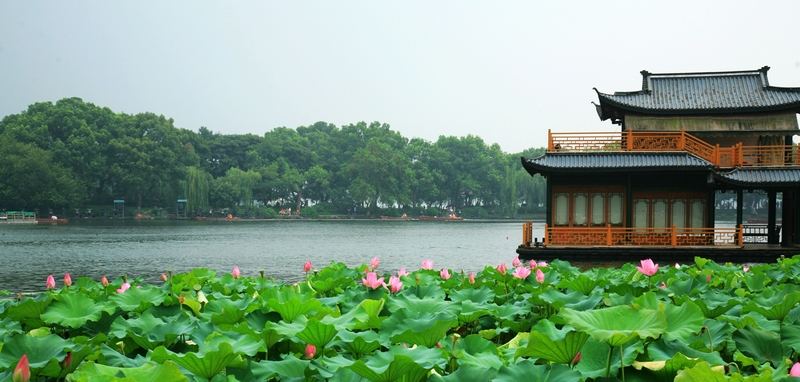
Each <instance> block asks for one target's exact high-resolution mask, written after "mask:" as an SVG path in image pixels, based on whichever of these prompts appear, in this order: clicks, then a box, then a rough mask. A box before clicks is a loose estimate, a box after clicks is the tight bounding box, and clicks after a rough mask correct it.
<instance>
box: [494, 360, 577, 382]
mask: <svg viewBox="0 0 800 382" xmlns="http://www.w3.org/2000/svg"><path fill="white" fill-rule="evenodd" d="M581 380H582V378H581V375H580V374H579V373H578V372H577V371H575V370H571V369H570V368H568V367H566V366H564V365H536V364H534V363H533V361H531V360H524V361H520V362H517V363H515V364H511V365H508V366H503V367H502V368H500V371H499V372H498V373H497V377H496V378H495V379H494V381H495V382H516V381H531V382H546V381H553V382H555V381H558V382H570V381H576V382H577V381H581Z"/></svg>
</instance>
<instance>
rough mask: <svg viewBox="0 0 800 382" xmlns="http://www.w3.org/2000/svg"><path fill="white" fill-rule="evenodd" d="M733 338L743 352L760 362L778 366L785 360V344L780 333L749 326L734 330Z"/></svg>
mask: <svg viewBox="0 0 800 382" xmlns="http://www.w3.org/2000/svg"><path fill="white" fill-rule="evenodd" d="M733 340H734V341H735V342H736V346H737V347H738V349H739V350H740V351H741V352H742V353H744V354H746V355H748V356H750V357H753V358H755V359H756V360H758V361H759V362H762V363H763V362H770V363H771V364H772V365H773V366H777V365H780V363H781V362H782V361H783V358H784V352H783V346H782V344H781V338H780V336H779V335H778V333H775V332H771V331H766V330H762V329H758V328H753V327H749V328H743V329H739V330H737V331H736V332H734V333H733Z"/></svg>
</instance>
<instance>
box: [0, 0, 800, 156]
mask: <svg viewBox="0 0 800 382" xmlns="http://www.w3.org/2000/svg"><path fill="white" fill-rule="evenodd" d="M650 4H655V3H654V2H650V1H638V0H637V1H587V2H573V1H549V2H548V4H544V2H539V1H519V2H516V1H513V2H512V1H503V2H501V1H482V2H475V1H463V0H460V1H429V0H425V1H394V2H382V1H375V0H369V1H318V2H317V1H315V2H307V1H280V2H278V1H275V2H265V1H197V0H192V1H126V2H122V1H47V2H40V1H14V2H12V1H2V2H0V116H4V115H7V114H11V113H18V112H20V111H22V110H24V109H25V108H26V107H27V106H28V105H29V104H31V103H33V102H38V101H55V100H58V99H60V98H63V97H81V98H83V99H84V100H86V101H89V102H92V103H95V104H97V105H101V106H108V107H110V108H111V109H112V110H114V111H122V112H126V113H139V112H147V111H151V112H155V113H158V114H163V115H165V116H167V117H171V118H173V119H174V120H175V124H176V126H178V127H182V128H187V129H191V130H195V131H196V130H197V129H198V128H200V126H206V127H208V128H209V129H211V130H213V131H216V132H221V133H254V134H259V135H261V134H264V133H265V132H267V131H269V130H270V129H272V128H274V127H278V126H287V127H297V126H301V125H309V124H312V123H314V122H316V121H328V122H332V123H335V124H337V125H342V124H347V123H351V122H357V121H376V120H377V121H381V122H385V123H388V124H390V125H391V126H392V128H393V129H395V130H398V131H400V132H401V133H402V134H403V135H405V136H407V137H422V138H425V139H428V140H435V139H436V138H437V137H438V136H439V135H459V136H461V135H467V134H475V135H479V136H481V137H483V138H484V140H486V141H487V142H488V143H498V144H500V146H501V147H502V148H503V150H505V151H508V152H516V151H521V150H523V149H525V148H528V147H538V146H542V145H544V143H545V136H546V131H547V129H553V130H554V131H604V130H605V131H607V130H615V129H618V127H617V126H615V125H611V124H610V122H608V121H605V122H601V121H600V120H599V119H598V117H597V114H596V112H595V110H594V107H593V106H592V105H591V104H590V102H591V101H593V100H596V96H595V94H594V91H593V90H592V87H597V88H598V89H600V90H602V91H606V92H612V91H617V90H636V89H639V88H640V87H641V76H640V74H639V71H640V70H642V69H647V70H649V71H651V72H677V71H711V70H742V69H756V68H759V67H761V66H764V65H769V66H771V67H772V70H770V72H769V75H770V83H771V84H772V85H776V86H800V28H799V27H798V23H797V15H798V14H800V2H798V1H788V0H787V1H780V2H769V1H761V2H744V1H724V2H707V1H697V0H693V1H669V2H663V3H661V4H660V5H656V6H652V5H650Z"/></svg>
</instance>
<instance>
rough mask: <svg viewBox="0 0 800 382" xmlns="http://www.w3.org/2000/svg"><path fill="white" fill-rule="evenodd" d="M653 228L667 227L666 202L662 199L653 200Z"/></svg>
mask: <svg viewBox="0 0 800 382" xmlns="http://www.w3.org/2000/svg"><path fill="white" fill-rule="evenodd" d="M653 227H654V228H666V227H667V201H666V200H664V199H655V200H653Z"/></svg>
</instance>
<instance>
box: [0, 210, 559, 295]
mask: <svg viewBox="0 0 800 382" xmlns="http://www.w3.org/2000/svg"><path fill="white" fill-rule="evenodd" d="M543 224H544V223H543V222H537V223H534V227H535V228H536V227H537V226H538V230H535V231H534V236H535V237H541V236H542V233H541V227H542V226H543ZM521 239H522V224H521V223H520V222H505V221H500V222H496V221H461V222H416V221H407V222H406V221H365V220H360V221H359V220H344V221H302V220H300V221H296V220H278V221H253V222H249V221H236V222H194V221H147V222H135V221H102V222H100V221H86V222H83V221H78V222H75V223H73V222H70V224H67V225H0V257H2V261H3V264H4V265H3V267H0V290H2V289H7V290H10V291H13V292H31V291H39V290H42V289H44V283H45V278H46V277H47V275H49V274H53V275H54V276H55V278H56V280H57V283H58V285H59V286H61V285H62V278H63V274H64V272H70V273H71V274H72V276H73V278H75V277H76V276H91V277H93V278H95V279H97V280H99V279H100V277H101V276H102V275H107V276H108V277H109V279H112V277H117V276H121V275H124V274H127V275H128V276H130V277H134V276H141V277H143V278H145V279H146V280H148V281H152V282H155V281H156V280H157V279H158V276H159V275H160V274H161V272H165V271H173V272H184V271H187V270H190V269H192V268H196V267H207V268H211V269H214V270H217V271H220V272H230V270H231V268H232V267H233V265H238V266H239V267H240V268H241V270H242V273H243V274H246V275H257V274H258V272H259V271H262V270H263V271H264V274H265V275H266V276H268V277H273V278H276V279H280V280H285V281H290V282H291V281H296V280H299V279H301V278H302V276H303V272H302V268H303V263H305V262H306V260H311V261H312V262H313V263H314V266H315V268H319V267H322V266H324V265H326V264H328V263H330V262H331V261H337V262H338V261H341V262H344V263H345V264H347V265H350V266H354V265H358V264H362V263H368V262H369V260H370V259H371V258H372V257H373V256H377V257H379V258H380V260H381V265H380V268H379V269H380V270H382V271H394V270H396V269H397V268H398V267H406V268H409V269H417V268H418V267H419V264H420V262H421V261H422V260H423V259H432V260H433V261H434V267H436V268H440V267H448V268H451V269H453V270H456V271H460V270H462V269H463V270H465V271H478V270H481V269H483V267H484V266H486V265H497V264H499V263H501V262H505V263H506V264H507V265H509V266H510V263H511V260H512V259H513V258H514V256H516V254H515V252H514V251H515V249H516V247H517V246H518V245H519V243H520V241H521Z"/></svg>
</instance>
